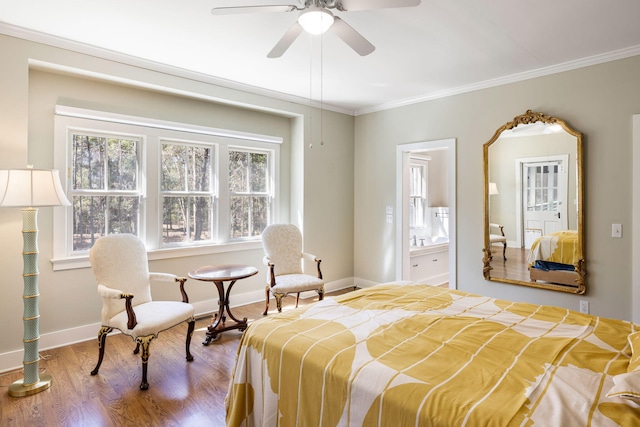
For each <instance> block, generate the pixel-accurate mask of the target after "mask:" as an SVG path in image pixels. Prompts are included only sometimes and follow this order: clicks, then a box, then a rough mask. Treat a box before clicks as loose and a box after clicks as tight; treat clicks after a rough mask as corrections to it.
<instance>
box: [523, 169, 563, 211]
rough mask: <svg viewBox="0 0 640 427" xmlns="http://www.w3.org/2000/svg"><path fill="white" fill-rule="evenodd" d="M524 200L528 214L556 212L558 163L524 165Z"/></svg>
mask: <svg viewBox="0 0 640 427" xmlns="http://www.w3.org/2000/svg"><path fill="white" fill-rule="evenodd" d="M525 168H526V169H525V177H526V193H527V194H526V200H527V211H529V212H556V211H557V210H558V209H559V207H560V204H561V203H560V200H559V185H560V177H559V172H560V163H559V162H544V163H529V164H527V165H525Z"/></svg>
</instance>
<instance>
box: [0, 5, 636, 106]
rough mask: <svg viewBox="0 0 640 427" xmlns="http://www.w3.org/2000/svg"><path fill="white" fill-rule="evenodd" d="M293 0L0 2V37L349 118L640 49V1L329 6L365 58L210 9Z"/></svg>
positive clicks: (265, 21) (266, 20)
mask: <svg viewBox="0 0 640 427" xmlns="http://www.w3.org/2000/svg"><path fill="white" fill-rule="evenodd" d="M297 1H298V0H284V1H278V0H272V1H269V0H189V1H176V0H135V1H131V0H109V1H96V0H56V1H51V0H0V33H6V34H15V33H16V31H18V32H19V34H20V35H21V36H24V37H27V38H29V37H30V38H35V39H38V41H41V40H42V39H43V34H45V35H53V36H56V37H59V38H63V39H66V40H60V39H57V40H54V39H49V38H48V37H44V38H45V39H46V40H47V42H48V43H51V44H54V45H55V44H58V45H60V44H65V43H66V44H67V45H66V46H68V45H69V41H75V42H80V43H82V45H75V44H73V46H76V47H75V48H76V49H79V50H87V49H89V50H91V49H93V47H97V48H101V49H106V50H110V51H114V52H118V53H122V54H125V55H127V56H130V57H132V58H130V59H131V60H132V61H134V62H135V60H137V59H135V60H134V59H133V58H141V59H144V60H148V61H152V62H155V63H159V64H163V65H166V66H170V67H176V68H177V69H184V70H188V71H190V72H193V73H197V74H199V75H201V76H202V77H203V78H205V79H211V78H213V79H214V80H215V81H217V79H222V80H221V81H220V83H222V84H223V85H229V86H231V87H238V85H237V83H240V84H241V85H240V86H239V87H244V85H248V86H251V87H254V88H256V90H257V92H258V93H265V92H264V90H268V91H273V92H274V93H271V92H267V93H270V94H271V95H273V96H276V97H284V98H285V99H287V98H289V99H291V96H294V97H300V98H302V99H304V100H307V101H308V100H310V99H312V100H314V101H315V103H317V102H319V101H320V100H321V101H322V102H323V105H324V106H325V107H329V108H333V109H336V110H338V111H344V112H349V113H352V114H361V113H364V112H368V111H375V110H379V109H383V108H389V107H392V106H397V105H403V104H408V103H411V102H416V101H419V100H423V99H431V98H436V97H439V96H444V95H448V94H452V93H459V92H463V91H466V90H472V89H474V88H480V87H487V86H491V85H495V84H499V83H504V82H506V81H515V80H520V79H524V78H528V77H533V76H537V75H545V74H550V73H552V72H557V71H563V70H567V69H573V68H577V67H580V66H584V65H590V64H595V63H600V62H603V61H607V60H611V59H618V58H624V57H628V56H632V55H638V54H640V1H638V0H538V1H535V2H531V1H524V0H422V3H421V4H420V6H418V7H411V8H395V9H376V10H367V11H352V12H338V11H335V14H336V15H338V16H340V17H341V18H342V19H343V20H345V21H346V22H347V23H349V24H350V25H351V26H352V27H353V28H354V29H356V30H357V31H358V32H360V33H361V34H362V35H363V36H365V37H366V38H367V39H368V40H369V41H370V42H371V43H373V44H374V45H375V46H376V50H375V51H374V52H373V53H372V54H370V55H368V56H365V57H361V56H359V55H357V54H356V53H355V52H354V51H352V50H351V49H350V48H349V47H348V46H347V45H346V44H345V43H344V42H342V41H341V40H340V39H338V38H337V37H336V36H335V35H334V34H331V33H328V34H326V35H325V36H323V37H322V39H320V37H319V36H315V37H312V36H310V35H307V34H303V35H301V36H300V37H299V38H298V39H297V40H296V41H295V42H294V43H293V45H292V46H291V47H290V48H289V50H288V51H286V52H285V54H284V55H283V56H282V57H281V58H278V59H268V58H267V57H266V55H267V53H268V52H269V51H270V50H271V48H272V47H273V46H274V44H275V43H276V42H277V41H278V40H279V39H280V37H281V36H282V35H283V34H284V32H285V31H286V30H287V29H288V28H289V27H290V26H291V25H292V24H293V22H294V21H295V19H296V17H297V14H296V13H295V12H293V13H272V14H240V15H224V16H213V15H212V14H211V13H210V11H211V8H212V7H214V6H230V5H233V6H237V5H257V4H288V3H291V4H294V3H296V2H297ZM6 24H8V25H6ZM24 30H28V31H24ZM32 31H33V32H32ZM25 35H26V36H25ZM320 40H322V41H320ZM103 53H105V52H104V51H103ZM109 53H112V52H109ZM321 53H322V54H321ZM175 71H177V72H178V73H179V72H180V70H175ZM249 89H250V90H251V89H252V88H249Z"/></svg>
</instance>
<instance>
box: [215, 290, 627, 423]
mask: <svg viewBox="0 0 640 427" xmlns="http://www.w3.org/2000/svg"><path fill="white" fill-rule="evenodd" d="M639 329H640V325H636V324H633V323H630V322H624V321H620V320H612V319H604V318H599V317H595V316H591V315H585V314H580V313H578V312H574V311H570V310H566V309H561V308H555V307H549V306H537V305H532V304H526V303H515V302H509V301H503V300H498V299H493V298H489V297H483V296H479V295H473V294H468V293H464V292H460V291H456V290H449V289H446V288H441V287H433V286H429V285H419V284H406V283H390V284H383V285H378V286H375V287H372V288H367V289H364V290H359V291H355V292H350V293H348V294H344V295H341V296H338V297H334V298H327V299H325V300H324V301H320V302H318V303H315V304H313V305H310V306H306V307H303V308H300V309H297V310H292V311H290V312H284V313H281V314H279V315H275V316H269V317H268V318H264V319H261V320H259V321H256V322H254V323H253V324H251V325H250V326H249V327H248V329H247V330H246V332H245V333H244V335H243V337H242V339H241V342H240V345H239V348H238V354H237V361H236V365H235V367H234V370H233V373H232V379H231V381H230V385H229V394H228V395H227V398H226V400H225V407H226V410H227V414H226V416H227V425H228V426H294V425H300V426H360V425H366V426H414V425H415V426H447V427H450V426H465V425H466V426H489V425H494V426H538V425H541V426H617V425H620V426H631V425H638V424H637V423H638V422H640V368H639V367H638V366H636V365H640V333H639V332H636V331H638V330H639ZM636 338H637V339H636ZM634 340H635V341H634ZM634 346H635V351H634ZM635 368H638V371H634V369H635Z"/></svg>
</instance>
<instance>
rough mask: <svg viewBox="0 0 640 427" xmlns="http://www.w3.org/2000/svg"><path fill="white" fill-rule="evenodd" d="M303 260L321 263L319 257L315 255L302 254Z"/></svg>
mask: <svg viewBox="0 0 640 427" xmlns="http://www.w3.org/2000/svg"><path fill="white" fill-rule="evenodd" d="M302 258H303V259H306V260H307V261H314V262H319V261H320V259H318V257H317V256H315V255H314V254H310V253H308V252H302Z"/></svg>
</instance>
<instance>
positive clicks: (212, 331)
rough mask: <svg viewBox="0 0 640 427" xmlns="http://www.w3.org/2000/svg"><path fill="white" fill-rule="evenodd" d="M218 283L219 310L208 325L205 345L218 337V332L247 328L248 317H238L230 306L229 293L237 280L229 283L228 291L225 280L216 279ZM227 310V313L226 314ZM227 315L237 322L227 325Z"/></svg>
mask: <svg viewBox="0 0 640 427" xmlns="http://www.w3.org/2000/svg"><path fill="white" fill-rule="evenodd" d="M214 283H215V284H216V288H217V289H218V298H219V299H218V312H217V313H215V314H214V315H213V317H212V319H211V324H210V325H209V326H207V336H206V337H205V339H204V342H203V343H202V344H203V345H209V344H210V343H211V341H213V340H215V339H216V338H218V334H219V333H221V332H224V331H229V330H232V329H238V330H240V331H244V330H245V329H247V318H246V317H245V318H244V319H242V320H240V319H237V318H236V317H235V316H234V315H233V314H232V313H231V309H230V308H229V294H230V293H231V288H232V287H233V284H234V283H236V281H235V280H234V281H232V282H230V283H229V287H228V288H227V292H226V293H225V291H224V282H222V281H214ZM225 312H226V315H225ZM227 315H229V317H230V318H231V319H232V320H233V321H234V322H235V323H234V324H232V325H227V324H226V321H227Z"/></svg>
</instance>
